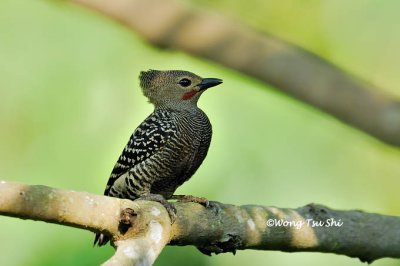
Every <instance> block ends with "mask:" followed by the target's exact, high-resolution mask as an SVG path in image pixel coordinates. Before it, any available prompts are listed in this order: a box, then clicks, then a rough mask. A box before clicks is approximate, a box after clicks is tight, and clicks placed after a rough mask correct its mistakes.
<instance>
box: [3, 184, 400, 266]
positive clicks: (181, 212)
mask: <svg viewBox="0 0 400 266" xmlns="http://www.w3.org/2000/svg"><path fill="white" fill-rule="evenodd" d="M214 204H217V203H214ZM175 206H176V208H177V219H176V221H175V223H174V224H173V225H172V226H171V224H170V220H169V216H168V214H167V212H166V210H165V209H164V208H163V207H162V206H161V205H160V204H159V203H156V202H147V201H134V202H133V201H130V200H125V199H117V198H111V197H105V196H98V195H93V194H89V193H85V192H75V191H70V190H62V189H55V188H50V187H46V186H28V185H24V184H19V183H12V182H5V181H1V182H0V214H1V215H7V216H12V217H19V218H23V219H33V220H41V221H45V222H50V223H56V224H61V225H67V226H72V227H77V228H81V229H86V230H90V231H93V232H103V233H106V234H109V235H111V236H112V239H113V242H114V245H115V246H116V247H117V251H116V253H115V255H114V256H113V257H112V258H111V259H110V260H108V261H107V262H106V263H105V264H104V265H136V264H137V265H139V264H140V265H151V264H152V263H153V262H154V260H155V259H156V258H157V256H158V255H159V253H160V252H161V250H162V249H163V247H164V246H165V245H166V244H168V243H169V244H171V245H195V246H197V247H199V249H200V250H201V251H202V252H204V253H206V254H211V253H212V252H213V253H217V254H218V253H221V252H235V251H236V250H237V249H260V250H280V251H288V252H297V251H317V252H325V253H336V254H342V255H347V256H349V257H358V258H359V259H360V260H362V261H367V262H372V261H374V260H376V259H379V258H383V257H392V258H400V218H399V217H394V216H387V215H379V214H372V213H365V212H361V211H337V210H332V209H329V208H327V207H325V206H321V205H315V204H310V205H307V206H305V207H301V208H298V209H284V208H276V207H264V206H256V205H245V206H234V205H229V204H222V203H218V204H217V206H219V208H217V209H211V208H207V209H206V208H204V207H203V206H201V205H199V204H195V203H179V202H178V203H175Z"/></svg>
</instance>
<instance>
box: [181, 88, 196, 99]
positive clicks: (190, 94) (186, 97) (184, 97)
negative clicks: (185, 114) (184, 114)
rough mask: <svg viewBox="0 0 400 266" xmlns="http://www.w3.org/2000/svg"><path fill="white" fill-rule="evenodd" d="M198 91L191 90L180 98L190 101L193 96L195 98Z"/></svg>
mask: <svg viewBox="0 0 400 266" xmlns="http://www.w3.org/2000/svg"><path fill="white" fill-rule="evenodd" d="M197 92H198V91H196V90H191V91H188V92H186V93H185V94H183V96H182V100H190V99H192V98H193V96H195V95H196V94H197Z"/></svg>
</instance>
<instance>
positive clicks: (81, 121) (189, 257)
mask: <svg viewBox="0 0 400 266" xmlns="http://www.w3.org/2000/svg"><path fill="white" fill-rule="evenodd" d="M192 4H193V5H196V6H199V7H200V8H207V9H214V10H215V11H217V12H221V13H225V14H227V15H229V16H232V17H234V18H237V19H238V20H241V21H243V22H245V23H247V24H250V25H252V26H253V27H255V28H258V29H260V30H263V31H268V32H271V33H273V34H275V35H277V36H280V37H281V38H283V39H285V40H288V41H290V42H293V43H297V44H299V45H301V46H302V47H305V48H307V49H310V50H312V51H314V52H316V53H317V54H319V55H322V56H323V57H325V58H327V59H328V60H331V61H332V62H334V63H335V64H337V65H339V66H340V67H342V68H344V69H346V70H349V71H350V72H352V73H354V74H356V75H358V76H360V77H362V78H363V79H365V80H367V81H369V82H372V83H374V84H377V85H378V86H379V87H381V88H382V90H386V91H389V92H391V93H393V94H395V95H398V96H400V90H399V89H398V88H399V86H400V75H399V69H400V56H399V47H400V17H399V15H398V10H400V2H399V1H397V0H354V1H344V0H329V1H328V0H327V1H317V0H302V1H300V0H297V1H295V0H293V1H289V0H283V1H273V0H268V1H266V0H252V1H227V0H225V1H211V0H209V1H200V0H196V1H193V3H192ZM149 68H154V69H185V70H190V71H193V72H195V73H198V74H200V75H202V76H204V77H218V78H222V79H223V80H224V84H223V85H222V86H218V87H216V88H213V89H210V90H209V91H208V92H207V93H206V94H204V95H203V97H202V99H201V100H200V103H199V105H200V106H201V107H202V109H203V110H205V112H206V113H207V114H208V116H209V118H210V120H211V121H212V123H213V128H214V135H213V141H212V145H211V148H210V151H209V155H208V157H207V159H206V160H205V162H204V163H203V165H202V167H200V169H199V171H198V172H197V173H196V175H195V176H194V177H193V178H192V179H191V180H190V182H188V183H185V185H184V186H182V187H181V188H179V190H178V191H177V192H178V193H179V194H185V193H186V194H194V195H198V196H204V197H207V198H209V199H212V200H218V201H221V202H225V203H233V204H248V203H253V204H262V205H275V206H280V207H298V206H302V205H304V204H307V203H310V202H317V203H323V204H326V205H328V206H330V207H332V208H337V209H353V208H356V209H362V210H365V211H369V212H379V213H382V214H390V215H399V214H400V204H399V198H400V193H399V187H400V151H399V149H395V148H391V147H389V146H386V145H384V144H382V143H380V142H379V141H377V140H375V139H373V138H371V137H369V136H367V135H365V134H364V133H361V132H359V131H357V130H354V129H352V128H350V127H348V126H346V125H344V124H342V123H341V122H338V121H337V120H336V119H334V118H332V117H330V116H328V115H326V114H324V113H321V112H319V111H317V110H316V109H314V108H311V107H309V106H307V105H305V104H303V103H300V102H298V101H295V100H293V99H291V98H288V97H287V96H285V95H283V94H281V93H279V92H277V91H275V90H274V89H273V88H271V87H269V86H268V85H266V84H262V83H261V82H258V81H256V80H254V79H251V78H249V77H246V76H244V75H241V74H240V73H237V72H235V71H231V70H229V69H225V68H223V67H221V66H218V65H214V64H212V62H207V61H203V60H200V59H197V58H193V57H190V56H188V55H185V54H183V53H180V52H172V51H163V50H159V49H156V48H154V47H152V46H150V45H149V44H148V43H146V42H145V41H143V40H142V39H141V38H140V37H138V36H135V35H132V34H131V32H129V31H128V30H126V29H125V28H124V27H122V26H121V25H119V24H116V23H114V22H112V21H109V20H107V19H106V18H104V17H101V16H98V15H97V14H95V13H92V12H90V11H87V10H84V9H81V8H79V7H77V6H73V5H68V4H62V3H60V4H58V3H52V2H50V1H20V0H2V1H0V90H1V93H0V125H1V130H0V179H6V180H15V181H19V182H24V183H28V184H43V185H48V186H53V187H59V188H67V189H74V190H78V191H88V192H91V193H97V194H102V192H103V189H104V186H105V183H106V181H107V179H108V175H109V173H110V171H111V169H112V167H113V165H114V162H115V161H116V159H117V157H118V156H119V154H120V152H121V150H122V148H123V146H124V145H125V144H126V142H127V140H128V137H129V135H130V134H131V132H132V130H133V129H134V128H135V127H136V126H137V125H138V124H139V123H140V122H141V121H142V120H143V119H144V118H145V116H147V115H148V114H149V113H150V112H151V111H152V106H151V105H150V104H148V103H147V102H146V99H145V98H144V96H142V94H141V92H140V89H139V87H138V79H137V76H138V73H139V71H141V70H146V69H149ZM377 226H379V225H377ZM93 237H94V236H93V234H92V233H90V232H87V231H83V230H78V229H73V228H69V227H63V226H58V225H52V224H46V223H43V222H34V221H23V220H19V219H14V218H8V217H0V239H1V241H0V265H7V266H13V265H18V266H19V265H46V266H47V265H97V264H99V263H101V262H103V261H104V260H105V259H106V258H108V257H109V256H110V255H111V254H112V252H113V249H112V248H111V247H109V246H108V247H105V248H93V247H92V242H93ZM188 264H190V265H243V264H246V265H321V264H323V265H361V263H360V262H359V261H358V260H356V259H350V258H347V257H344V256H337V255H330V254H318V253H295V254H290V253H282V252H272V251H252V250H246V251H239V252H238V253H237V254H236V256H233V255H232V254H222V255H218V256H212V257H206V256H204V255H202V254H200V253H199V252H198V251H197V250H196V249H195V248H194V247H168V248H166V250H165V251H164V252H163V253H162V255H161V256H160V258H159V259H158V261H157V262H156V265H188ZM374 265H400V262H399V261H397V260H392V259H382V260H379V261H377V262H376V263H374Z"/></svg>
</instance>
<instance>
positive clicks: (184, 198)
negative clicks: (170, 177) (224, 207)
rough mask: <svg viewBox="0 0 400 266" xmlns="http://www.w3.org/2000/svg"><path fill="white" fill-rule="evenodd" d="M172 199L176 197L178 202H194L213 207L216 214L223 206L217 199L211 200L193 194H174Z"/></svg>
mask: <svg viewBox="0 0 400 266" xmlns="http://www.w3.org/2000/svg"><path fill="white" fill-rule="evenodd" d="M171 199H175V200H177V201H178V202H194V203H198V204H200V205H202V206H204V207H205V208H207V209H212V210H213V211H214V212H215V214H218V213H219V211H220V210H221V207H220V206H219V205H218V203H217V202H216V201H209V200H208V199H206V198H203V197H196V196H192V195H173V196H172V197H171Z"/></svg>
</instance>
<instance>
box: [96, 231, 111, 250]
mask: <svg viewBox="0 0 400 266" xmlns="http://www.w3.org/2000/svg"><path fill="white" fill-rule="evenodd" d="M108 241H110V238H109V237H108V236H106V235H104V234H100V233H97V234H96V237H95V239H94V243H93V245H94V246H96V244H97V245H98V246H99V247H101V246H104V245H105V244H107V242H108Z"/></svg>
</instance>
